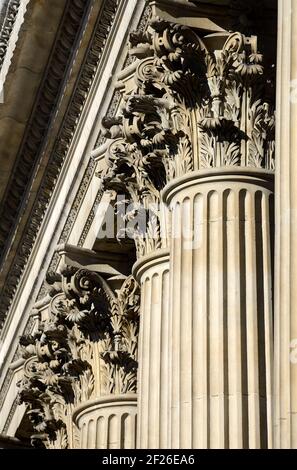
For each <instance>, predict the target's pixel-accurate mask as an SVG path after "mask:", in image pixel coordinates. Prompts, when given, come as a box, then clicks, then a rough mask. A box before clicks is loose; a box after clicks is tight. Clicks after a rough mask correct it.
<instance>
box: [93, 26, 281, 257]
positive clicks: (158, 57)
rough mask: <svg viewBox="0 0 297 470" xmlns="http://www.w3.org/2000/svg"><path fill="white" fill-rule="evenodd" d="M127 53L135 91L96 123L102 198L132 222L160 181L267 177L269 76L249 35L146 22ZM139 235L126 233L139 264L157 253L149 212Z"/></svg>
mask: <svg viewBox="0 0 297 470" xmlns="http://www.w3.org/2000/svg"><path fill="white" fill-rule="evenodd" d="M130 53H131V54H132V55H134V56H136V57H137V58H138V59H139V60H138V63H137V67H136V70H135V74H134V84H135V86H134V89H133V91H132V92H129V94H125V93H124V94H123V97H122V103H123V104H122V108H121V112H120V115H119V116H117V117H116V118H114V119H105V120H103V123H102V124H103V126H104V127H105V135H106V136H107V137H108V138H110V139H112V142H111V144H110V146H109V149H108V151H107V154H106V160H107V165H108V169H107V170H106V171H105V172H104V173H103V174H101V175H100V177H101V181H102V188H103V189H105V190H110V189H112V190H115V191H116V192H117V193H120V194H124V195H126V196H127V199H128V200H129V201H130V202H132V203H133V205H134V208H135V209H134V214H133V210H132V211H131V212H130V216H131V217H133V216H135V213H136V212H137V211H138V210H139V207H141V210H144V211H148V210H149V208H150V207H151V206H152V204H155V203H158V202H159V201H160V191H161V190H162V189H163V188H164V186H165V185H166V184H167V183H168V182H169V181H171V180H172V179H173V178H176V177H180V176H182V175H185V174H187V173H189V172H192V171H196V170H200V169H211V168H222V167H230V166H242V167H255V168H263V169H267V170H273V169H274V153H275V136H274V127H275V113H274V82H273V68H272V70H270V71H265V70H264V67H263V65H262V60H263V57H262V55H261V54H260V53H259V52H258V48H257V37H256V36H251V37H246V36H244V35H242V34H241V33H236V32H235V33H216V34H210V35H207V36H205V37H203V38H201V37H199V36H198V35H197V34H196V32H195V31H194V30H193V29H191V28H189V27H187V26H182V25H180V24H173V23H168V22H166V21H164V20H162V19H160V18H155V19H154V20H153V21H152V22H151V24H150V28H149V29H148V30H147V31H145V32H142V31H141V32H134V33H132V34H131V35H130ZM128 217H129V215H128ZM146 232H147V233H140V232H139V230H135V237H134V238H135V242H136V248H137V254H138V256H142V255H143V254H145V253H148V252H149V251H151V250H152V249H156V248H159V247H160V245H161V242H160V237H159V236H158V234H159V233H160V217H159V214H158V212H156V213H155V214H153V216H152V217H150V218H149V222H148V225H147V227H146ZM149 232H150V233H149ZM151 234H153V235H154V237H152V236H151ZM152 239H153V240H154V242H150V241H149V240H152ZM152 245H153V246H152Z"/></svg>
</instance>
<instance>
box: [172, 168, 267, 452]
mask: <svg viewBox="0 0 297 470" xmlns="http://www.w3.org/2000/svg"><path fill="white" fill-rule="evenodd" d="M272 190H273V176H272V175H271V174H268V173H266V172H264V171H261V170H260V171H252V170H251V171H250V170H246V169H235V170H232V171H231V170H230V169H229V170H228V169H227V168H226V169H224V170H218V171H214V170H213V171H209V172H206V171H200V172H196V173H192V174H190V175H187V176H186V177H183V178H180V179H178V180H175V181H173V182H172V183H171V184H170V185H168V186H167V187H166V188H165V190H164V199H165V201H166V202H167V203H168V204H169V205H170V208H171V213H172V237H173V238H172V246H171V253H170V314H169V371H170V376H169V384H170V385H169V386H170V399H169V400H170V403H169V446H170V447H172V448H260V447H262V448H265V447H271V445H272V423H271V367H272V364H271V355H272V279H271V250H272V243H271V225H272V223H273V199H272Z"/></svg>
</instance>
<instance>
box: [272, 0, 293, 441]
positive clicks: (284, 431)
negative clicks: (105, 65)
mask: <svg viewBox="0 0 297 470" xmlns="http://www.w3.org/2000/svg"><path fill="white" fill-rule="evenodd" d="M278 5H279V27H278V34H279V38H278V77H277V78H278V80H277V85H278V91H277V107H276V109H277V167H276V278H275V390H274V391H275V403H274V409H275V420H274V421H275V433H274V439H275V440H274V447H275V448H279V447H280V448H297V354H296V350H297V288H296V287H297V247H296V240H297V222H296V221H297V218H296V214H297V134H296V126H297V93H296V90H297V57H296V52H295V47H296V46H295V44H296V41H297V4H296V2H295V1H294V0H279V2H278Z"/></svg>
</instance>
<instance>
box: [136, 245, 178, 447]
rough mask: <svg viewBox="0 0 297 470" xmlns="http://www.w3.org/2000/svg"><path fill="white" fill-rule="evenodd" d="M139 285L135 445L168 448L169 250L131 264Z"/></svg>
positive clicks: (159, 251) (157, 252)
mask: <svg viewBox="0 0 297 470" xmlns="http://www.w3.org/2000/svg"><path fill="white" fill-rule="evenodd" d="M133 272H134V277H135V278H136V279H137V280H138V281H139V283H140V286H141V305H140V332H139V359H138V362H139V370H138V428H137V448H144V449H155V448H156V449H157V448H159V449H162V448H167V447H168V392H169V390H168V378H169V375H168V373H169V365H168V347H169V337H168V322H169V318H168V313H169V312H168V301H169V253H168V251H167V250H158V251H155V252H154V253H153V254H150V255H147V256H145V257H143V258H142V259H141V260H140V261H138V262H137V263H136V264H135V265H134V269H133Z"/></svg>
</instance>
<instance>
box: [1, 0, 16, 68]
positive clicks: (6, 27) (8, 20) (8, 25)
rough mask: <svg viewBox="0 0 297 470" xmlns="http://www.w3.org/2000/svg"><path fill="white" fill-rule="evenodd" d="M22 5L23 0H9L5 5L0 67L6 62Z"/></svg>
mask: <svg viewBox="0 0 297 470" xmlns="http://www.w3.org/2000/svg"><path fill="white" fill-rule="evenodd" d="M20 6H21V0H9V2H8V4H7V6H6V7H5V13H4V18H3V22H2V24H1V29H0V69H1V67H2V64H3V62H4V58H5V54H6V51H7V48H8V43H9V39H10V36H11V33H12V30H13V27H14V24H15V20H16V17H17V14H18V11H19V9H20Z"/></svg>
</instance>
